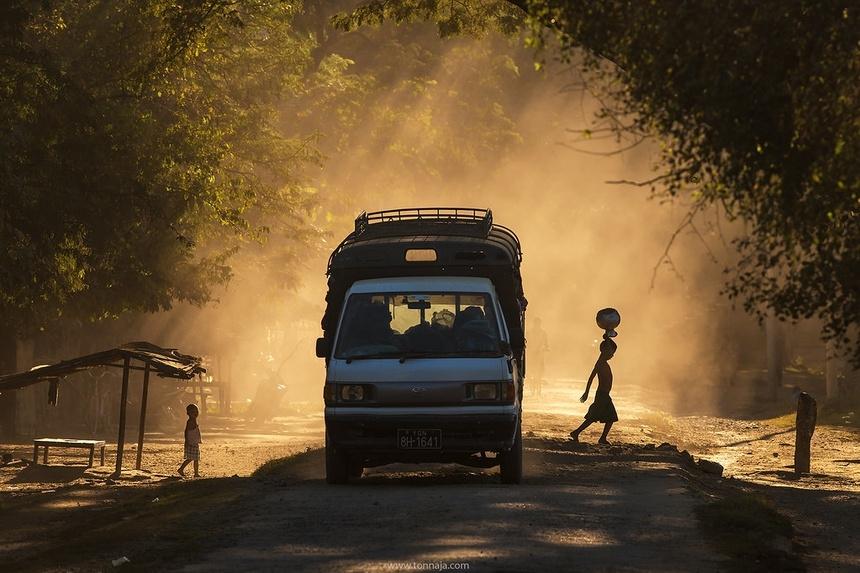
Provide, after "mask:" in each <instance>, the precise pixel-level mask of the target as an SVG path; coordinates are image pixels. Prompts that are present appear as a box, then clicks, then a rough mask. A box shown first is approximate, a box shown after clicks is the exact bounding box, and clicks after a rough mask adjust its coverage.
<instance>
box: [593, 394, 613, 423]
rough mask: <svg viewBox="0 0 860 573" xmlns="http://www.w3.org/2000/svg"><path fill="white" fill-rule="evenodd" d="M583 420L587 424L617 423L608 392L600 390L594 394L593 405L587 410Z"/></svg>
mask: <svg viewBox="0 0 860 573" xmlns="http://www.w3.org/2000/svg"><path fill="white" fill-rule="evenodd" d="M585 419H586V420H588V421H589V422H603V423H607V422H617V421H618V413H617V412H616V411H615V404H613V403H612V398H611V397H610V396H609V392H602V391H600V390H598V391H597V392H596V394H595V395H594V403H593V404H592V405H591V406H590V407H589V408H588V412H587V413H586V414H585Z"/></svg>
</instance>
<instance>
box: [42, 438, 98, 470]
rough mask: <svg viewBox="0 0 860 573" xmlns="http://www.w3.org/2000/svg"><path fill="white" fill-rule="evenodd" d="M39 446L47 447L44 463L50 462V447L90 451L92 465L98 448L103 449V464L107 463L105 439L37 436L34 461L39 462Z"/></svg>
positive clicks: (90, 464)
mask: <svg viewBox="0 0 860 573" xmlns="http://www.w3.org/2000/svg"><path fill="white" fill-rule="evenodd" d="M39 446H42V447H43V448H45V456H44V458H43V462H42V463H44V464H47V463H48V448H49V447H51V448H79V449H85V450H89V451H90V463H89V466H87V467H92V465H93V459H94V458H95V453H96V448H99V449H100V450H101V458H102V460H101V462H102V463H101V465H105V443H104V440H71V439H67V438H37V439H35V440H33V463H34V464H37V463H39Z"/></svg>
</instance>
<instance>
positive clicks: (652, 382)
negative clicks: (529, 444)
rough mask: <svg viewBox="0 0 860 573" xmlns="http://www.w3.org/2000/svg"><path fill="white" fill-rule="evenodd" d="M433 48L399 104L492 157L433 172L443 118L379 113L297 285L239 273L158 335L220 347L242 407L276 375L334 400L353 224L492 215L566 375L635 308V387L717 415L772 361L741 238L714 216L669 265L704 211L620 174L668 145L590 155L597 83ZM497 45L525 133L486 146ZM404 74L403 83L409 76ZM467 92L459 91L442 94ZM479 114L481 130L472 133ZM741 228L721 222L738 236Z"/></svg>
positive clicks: (327, 204)
mask: <svg viewBox="0 0 860 573" xmlns="http://www.w3.org/2000/svg"><path fill="white" fill-rule="evenodd" d="M426 41H428V42H431V43H432V42H436V43H438V45H435V46H430V49H431V50H435V51H437V52H439V53H441V54H442V55H441V56H440V59H439V62H438V63H437V65H435V66H434V67H433V68H432V70H431V71H430V72H428V75H427V77H425V78H424V85H425V86H428V87H427V89H426V91H424V92H423V93H422V95H420V96H419V97H417V98H416V97H415V96H414V94H413V95H409V96H408V97H407V96H404V95H402V94H400V95H399V94H398V92H397V91H396V90H394V89H393V88H392V91H391V92H390V93H385V95H384V96H381V97H382V98H384V103H385V105H387V106H399V107H400V109H404V108H405V109H409V107H408V106H412V108H411V109H414V112H415V114H419V113H424V112H425V111H426V110H428V109H430V110H432V113H433V121H435V122H439V123H440V124H442V125H445V126H448V127H447V129H449V132H450V134H451V136H452V137H453V138H454V139H453V140H452V141H449V142H446V145H449V146H450V147H451V148H453V149H454V152H455V153H458V152H459V151H458V150H462V152H463V154H466V155H468V153H471V152H472V151H474V150H475V149H477V150H478V151H477V152H474V153H472V156H470V157H469V158H468V160H464V161H461V162H455V164H454V165H447V164H444V162H442V161H441V160H438V164H436V165H433V166H431V168H426V166H424V167H419V164H423V163H426V162H427V161H428V159H427V157H423V158H422V157H421V154H422V153H425V154H427V155H428V156H430V158H431V159H430V160H436V159H435V158H434V157H433V153H436V151H437V148H438V147H439V146H440V145H441V143H439V141H438V139H439V136H438V134H436V135H433V134H432V132H433V131H434V127H433V125H426V124H422V123H421V122H416V123H409V122H407V123H402V124H400V125H399V126H398V127H392V126H391V125H378V124H374V121H376V116H374V115H373V114H371V113H368V117H367V118H365V119H364V120H363V124H362V125H361V127H360V128H361V130H362V131H364V132H366V133H368V134H373V133H378V132H380V131H385V130H386V129H387V130H388V131H387V132H386V133H385V137H381V138H380V137H376V138H375V139H373V138H372V137H371V136H368V141H367V142H364V143H365V144H366V145H365V146H364V148H363V150H362V151H361V152H360V153H359V152H355V153H351V152H344V151H342V150H337V149H329V150H327V151H326V154H327V159H326V162H325V165H324V167H323V169H322V171H321V175H317V177H319V178H320V179H321V180H324V181H322V182H316V183H317V185H318V187H319V188H320V193H319V197H318V201H319V207H318V217H317V220H316V222H315V223H316V224H317V225H319V226H320V227H322V228H324V230H325V231H327V232H328V235H327V238H326V239H324V240H321V241H320V242H319V244H318V249H317V250H316V251H314V250H310V251H309V252H308V253H307V255H306V256H304V257H302V259H301V260H300V261H299V262H298V263H297V264H298V265H300V269H299V270H300V276H299V281H298V286H297V287H296V288H294V289H278V288H275V287H273V286H271V285H265V284H260V281H261V280H264V279H261V275H259V273H255V272H250V273H248V274H243V273H242V272H241V271H240V270H239V271H237V274H236V277H235V279H234V280H233V281H232V282H231V284H230V285H229V286H228V287H227V288H225V289H224V290H223V291H222V292H220V293H218V298H219V302H217V303H215V304H213V305H210V306H209V307H207V308H205V309H194V308H188V307H179V308H177V309H175V310H173V311H171V312H169V313H166V314H163V315H155V316H150V317H143V318H141V319H139V320H140V322H139V323H138V325H137V332H139V333H140V336H141V337H142V338H146V339H150V340H153V341H155V342H157V343H159V342H160V343H164V344H168V345H174V346H179V347H180V348H182V349H183V350H184V351H186V352H192V353H199V354H203V355H207V356H212V357H213V358H211V364H210V366H211V367H212V372H213V375H214V376H215V377H216V378H220V379H230V380H231V382H232V383H233V387H234V394H233V399H234V400H237V399H238V400H249V399H251V398H252V397H253V395H254V392H255V388H256V386H257V384H258V383H259V381H260V380H261V379H262V378H264V377H266V376H268V375H270V374H271V372H276V373H278V374H279V375H280V377H281V378H282V380H283V382H284V384H285V385H286V386H287V391H288V394H287V396H288V398H287V399H286V400H285V401H286V402H299V401H310V402H311V403H312V404H315V405H320V404H321V386H322V381H323V379H324V370H323V364H322V361H320V360H319V359H317V358H315V357H314V353H313V344H314V339H315V338H316V337H317V336H319V334H320V330H319V319H320V317H321V316H322V311H323V306H324V296H325V277H324V272H325V262H326V258H327V256H328V253H329V252H330V250H331V249H332V248H333V247H334V246H335V245H336V244H337V242H338V241H339V240H340V238H341V237H343V236H344V235H345V234H346V233H348V232H349V230H350V229H351V226H352V218H353V217H354V216H355V215H356V214H358V213H359V212H360V211H362V210H368V211H372V210H379V209H391V208H399V207H415V206H466V207H489V208H491V209H492V210H493V214H494V219H495V221H496V222H498V223H501V224H503V225H505V226H508V227H510V228H512V229H514V230H515V231H516V232H517V233H518V235H519V237H520V239H521V241H522V244H523V251H524V262H523V274H524V283H525V291H526V296H527V298H528V300H529V307H528V319H529V322H531V321H532V320H533V319H534V318H536V317H538V318H540V319H541V321H542V324H543V328H544V330H545V331H546V333H547V338H548V344H549V351H548V353H547V355H546V377H547V378H548V379H550V380H553V379H554V380H561V381H563V382H564V383H569V384H577V385H579V382H573V380H582V379H584V378H585V377H587V375H588V374H589V372H590V368H591V366H592V364H593V360H594V358H595V356H596V348H597V344H598V342H599V336H600V335H601V334H602V333H601V331H600V330H599V329H598V328H597V327H596V325H595V322H594V315H595V312H596V310H597V309H599V308H601V307H604V306H614V307H616V308H618V309H619V310H620V312H621V314H622V317H623V320H622V324H621V327H620V328H619V333H620V334H619V337H618V339H617V342H618V343H619V347H620V349H619V353H618V355H617V357H616V359H615V362H614V365H613V366H614V368H615V370H616V372H617V374H616V377H617V380H618V383H619V384H627V385H639V386H642V387H643V388H647V389H648V390H649V392H650V393H651V394H652V395H653V396H654V399H655V400H656V401H661V402H664V403H665V406H666V408H667V409H670V408H673V407H674V406H675V405H683V406H684V407H685V409H687V410H691V409H692V410H696V409H697V408H698V407H699V406H701V407H703V408H704V407H705V406H706V405H707V404H706V403H707V402H709V401H710V400H711V399H712V398H713V397H715V396H716V395H718V394H719V392H720V387H721V386H722V385H724V384H725V383H726V382H727V381H728V380H730V379H731V378H732V375H733V373H734V372H735V371H736V369H737V368H738V365H739V364H741V363H743V362H744V360H746V361H747V363H749V361H750V360H755V358H750V357H757V356H761V355H762V353H761V352H760V351H759V350H760V349H759V346H761V340H760V339H759V338H760V337H758V330H757V327H756V325H755V324H754V323H753V322H752V320H750V319H745V318H744V317H742V316H741V314H740V313H739V312H738V311H734V310H732V309H731V306H730V304H729V303H728V302H727V301H726V300H725V299H724V298H722V297H721V296H720V294H719V291H720V288H721V285H722V279H721V269H722V266H723V265H724V264H725V261H726V260H727V258H728V257H729V256H730V254H729V250H728V247H726V246H724V245H723V242H722V239H723V238H724V239H725V240H728V236H726V237H719V236H718V229H717V227H716V226H715V219H714V214H708V215H707V217H709V219H708V220H703V221H701V222H700V224H699V227H697V232H692V231H691V230H689V229H687V230H685V231H684V232H682V233H680V234H679V235H678V236H677V237H676V238H675V240H674V243H673V244H672V248H671V250H670V251H669V253H668V254H669V257H668V258H662V257H663V254H664V251H665V249H666V247H667V245H668V244H669V242H670V239H671V237H672V236H673V233H674V232H675V230H676V229H677V227H678V225H679V224H680V223H681V221H682V220H683V218H684V217H685V216H686V213H687V210H686V208H685V207H684V205H683V204H681V203H680V202H678V203H675V204H662V203H661V202H660V201H658V200H652V199H650V198H649V190H648V188H647V187H637V186H632V185H619V184H610V183H607V181H617V180H634V181H635V180H644V179H649V178H651V177H653V176H654V172H653V171H652V162H653V156H652V155H653V145H654V144H653V143H649V142H645V143H643V144H642V145H639V146H637V147H635V148H634V149H632V150H629V151H626V152H623V153H607V152H610V151H613V150H616V149H618V148H619V147H622V146H623V145H624V144H623V143H618V142H615V141H613V140H595V141H585V142H579V143H576V144H575V146H576V147H577V148H579V149H582V150H584V152H583V151H575V150H572V149H570V148H569V147H568V146H566V145H564V144H565V143H570V142H571V141H572V140H573V139H575V137H576V135H575V134H574V133H572V131H571V130H577V129H584V128H586V127H589V126H590V125H592V122H593V121H594V119H593V113H594V111H595V110H596V102H595V100H594V99H593V98H592V97H591V96H590V95H589V94H587V93H584V92H583V91H581V90H576V89H574V90H571V89H567V88H568V87H569V86H570V84H571V82H575V81H576V77H575V74H574V72H572V71H571V70H570V69H567V68H564V67H562V66H560V65H550V66H548V67H547V68H546V69H545V70H544V71H542V72H535V71H534V70H533V69H532V65H531V62H532V60H531V58H532V54H530V53H528V52H526V51H524V50H520V49H518V48H515V47H511V45H510V44H507V43H505V42H504V41H502V40H499V39H497V38H496V39H488V40H457V41H448V42H447V43H446V42H443V41H441V40H438V39H435V38H433V37H432V35H428V36H427V38H426ZM486 42H491V43H492V42H495V44H494V46H491V47H492V48H493V49H498V47H499V46H502V49H503V50H507V51H508V55H509V56H510V58H511V61H512V62H514V63H515V64H516V65H517V66H518V69H517V77H516V78H515V79H514V80H513V85H514V86H515V87H516V93H515V94H513V96H511V99H510V100H508V101H506V102H503V103H504V105H505V106H506V109H507V111H508V114H509V117H510V120H511V125H510V126H508V127H509V130H510V132H512V133H515V135H513V136H508V135H506V136H505V137H507V138H508V139H507V141H506V142H504V143H502V144H499V145H497V146H496V147H495V148H494V149H490V150H489V151H486V150H483V151H482V149H483V147H486V144H485V143H484V142H483V141H469V138H470V137H475V138H476V139H477V138H479V137H486V135H485V134H484V135H482V134H476V133H475V129H474V125H468V122H470V121H471V122H477V123H480V122H481V121H482V120H481V119H480V118H479V119H477V120H476V119H475V118H473V117H472V118H466V119H463V118H462V117H460V115H459V114H462V113H463V111H462V106H463V101H462V98H464V97H469V94H470V90H471V91H474V90H473V89H472V88H473V86H472V82H473V81H474V77H473V76H474V73H475V70H474V67H475V66H481V65H483V64H482V63H481V58H483V59H484V60H486V65H491V64H492V62H491V61H490V59H491V58H493V57H495V56H493V50H492V49H489V48H488V47H487V45H485V43H486ZM469 58H477V60H478V61H477V63H476V62H475V61H471V60H470V59H469ZM386 81H388V82H390V83H391V85H392V86H394V85H395V84H398V82H401V81H402V77H398V76H394V77H392V78H389V79H388V80H386ZM383 91H384V90H383ZM451 93H454V94H455V96H454V97H448V98H447V99H446V98H442V97H440V94H446V95H450V94H451ZM477 95H481V94H477ZM477 95H476V96H475V97H477ZM440 102H448V104H447V105H448V106H449V107H445V105H442V104H441V103H440ZM376 104H377V105H379V102H376ZM466 104H468V105H467V108H468V109H469V110H472V114H473V115H474V110H482V109H483V108H484V107H485V106H494V105H498V104H497V103H495V102H492V101H486V102H482V101H468V102H466ZM321 121H322V120H321ZM461 121H462V122H465V123H466V125H464V126H463V128H462V129H460V130H459V131H458V130H457V129H456V124H457V122H461ZM487 121H495V120H494V119H489V120H487ZM452 125H453V127H452ZM422 126H423V127H422ZM314 127H316V128H317V129H318V130H319V131H320V132H321V133H324V134H326V133H327V134H328V135H327V137H328V138H329V140H334V139H337V137H338V135H337V134H336V133H332V131H333V130H336V129H337V126H336V125H331V124H327V123H324V122H323V123H320V124H319V125H316V126H314ZM500 129H501V128H500ZM505 129H507V128H505ZM473 134H474V135H473ZM434 138H435V139H434ZM322 145H323V147H325V145H326V142H325V140H323V143H322ZM395 147H396V148H398V149H403V148H407V149H412V150H414V152H415V157H414V163H410V161H404V155H403V153H394V152H392V149H393V148H395ZM324 151H325V149H324ZM439 157H443V156H442V154H439ZM323 213H326V214H328V215H329V216H328V217H324V216H323V215H322V214H323ZM332 214H333V215H332ZM723 225H725V226H724V227H723V228H722V229H721V230H722V231H723V232H724V233H730V227H729V226H728V225H727V224H726V223H725V222H724V223H723ZM241 260H242V259H241V256H240V257H239V259H238V260H237V262H238V266H239V269H241V267H242V263H241ZM661 261H662V262H661ZM655 266H656V267H658V268H657V270H656V275H655ZM262 276H263V277H264V276H265V275H264V274H263V275H262ZM652 279H653V284H652ZM261 297H262V298H261ZM739 320H740V321H741V323H743V324H744V325H746V326H745V328H746V331H748V333H749V340H746V341H744V340H741V339H739V338H738V336H737V332H738V329H737V328H733V329H732V330H731V331H730V330H728V329H726V328H725V325H726V324H729V323H732V322H734V323H737V322H738V321H739ZM753 349H754V350H753ZM747 355H748V356H747Z"/></svg>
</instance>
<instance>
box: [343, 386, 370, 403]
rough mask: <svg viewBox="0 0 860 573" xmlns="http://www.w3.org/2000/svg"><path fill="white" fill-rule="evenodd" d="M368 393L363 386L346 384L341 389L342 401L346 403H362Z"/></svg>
mask: <svg viewBox="0 0 860 573" xmlns="http://www.w3.org/2000/svg"><path fill="white" fill-rule="evenodd" d="M365 396H366V392H365V391H364V386H362V385H361V384H344V385H342V386H341V387H340V399H341V400H343V401H344V402H360V401H361V400H364V398H365Z"/></svg>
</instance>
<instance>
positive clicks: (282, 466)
mask: <svg viewBox="0 0 860 573" xmlns="http://www.w3.org/2000/svg"><path fill="white" fill-rule="evenodd" d="M320 455H321V453H320V449H319V448H307V449H306V450H304V451H302V452H298V453H295V454H291V455H289V456H287V457H285V458H277V459H274V460H269V461H267V462H266V463H264V464H263V465H261V466H260V467H258V468H257V469H255V470H254V473H252V474H251V477H255V478H286V477H293V478H295V477H301V476H300V475H299V474H305V473H307V471H302V470H305V469H306V468H309V467H312V466H314V465H316V464H317V463H318V462H319V459H320ZM297 470H299V471H297Z"/></svg>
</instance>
